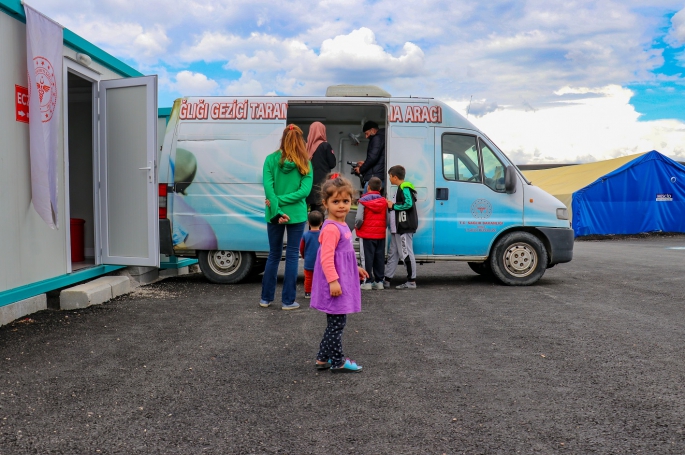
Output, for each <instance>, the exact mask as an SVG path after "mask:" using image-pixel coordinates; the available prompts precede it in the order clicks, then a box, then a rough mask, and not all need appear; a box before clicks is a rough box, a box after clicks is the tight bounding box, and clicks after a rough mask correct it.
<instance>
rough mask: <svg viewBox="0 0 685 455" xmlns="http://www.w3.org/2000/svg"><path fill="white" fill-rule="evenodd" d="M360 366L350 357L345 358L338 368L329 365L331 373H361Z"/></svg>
mask: <svg viewBox="0 0 685 455" xmlns="http://www.w3.org/2000/svg"><path fill="white" fill-rule="evenodd" d="M361 371H362V366H361V365H357V362H355V361H354V360H352V359H345V363H343V364H342V366H340V367H338V368H333V367H331V373H361Z"/></svg>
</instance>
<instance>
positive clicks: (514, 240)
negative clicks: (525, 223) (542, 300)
mask: <svg viewBox="0 0 685 455" xmlns="http://www.w3.org/2000/svg"><path fill="white" fill-rule="evenodd" d="M489 262H490V268H492V273H493V274H494V275H495V277H496V278H497V279H498V280H499V281H501V282H502V283H503V284H506V285H509V286H528V285H531V284H533V283H535V282H537V281H538V280H539V279H540V278H542V275H544V274H545V270H546V269H547V250H546V249H545V245H543V244H542V242H541V241H540V239H538V238H537V237H535V236H534V235H533V234H531V233H529V232H521V231H519V232H511V233H509V234H507V235H505V236H504V237H502V238H501V239H499V240H498V241H497V243H496V244H495V246H494V248H493V249H492V253H491V254H490V259H489Z"/></svg>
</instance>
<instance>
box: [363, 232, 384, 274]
mask: <svg viewBox="0 0 685 455" xmlns="http://www.w3.org/2000/svg"><path fill="white" fill-rule="evenodd" d="M362 246H363V247H364V267H365V268H366V271H367V272H368V273H369V280H371V282H372V283H382V282H383V278H385V239H363V240H362Z"/></svg>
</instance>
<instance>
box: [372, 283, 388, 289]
mask: <svg viewBox="0 0 685 455" xmlns="http://www.w3.org/2000/svg"><path fill="white" fill-rule="evenodd" d="M371 287H372V288H373V289H377V290H382V289H385V287H384V286H383V282H382V281H379V282H377V283H373V284H372V285H371Z"/></svg>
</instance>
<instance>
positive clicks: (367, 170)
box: [359, 128, 385, 186]
mask: <svg viewBox="0 0 685 455" xmlns="http://www.w3.org/2000/svg"><path fill="white" fill-rule="evenodd" d="M359 173H360V174H361V175H362V176H363V177H364V180H366V181H367V182H368V181H369V180H370V179H371V177H378V178H379V179H381V181H382V182H385V128H381V129H379V130H378V132H377V133H376V134H375V135H373V136H371V138H370V139H369V145H368V146H367V148H366V160H364V164H362V166H361V167H360V168H359ZM383 186H385V185H383Z"/></svg>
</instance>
